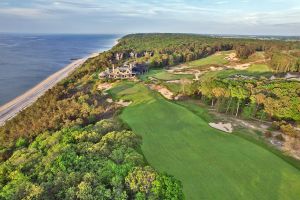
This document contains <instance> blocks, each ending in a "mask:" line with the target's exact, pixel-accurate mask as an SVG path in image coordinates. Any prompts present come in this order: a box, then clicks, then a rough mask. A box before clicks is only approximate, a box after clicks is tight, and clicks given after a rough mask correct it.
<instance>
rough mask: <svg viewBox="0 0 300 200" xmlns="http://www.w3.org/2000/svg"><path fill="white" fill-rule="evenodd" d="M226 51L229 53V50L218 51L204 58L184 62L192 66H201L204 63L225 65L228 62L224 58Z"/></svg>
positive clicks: (204, 64)
mask: <svg viewBox="0 0 300 200" xmlns="http://www.w3.org/2000/svg"><path fill="white" fill-rule="evenodd" d="M228 53H230V51H228V52H226V51H224V52H219V53H216V54H213V55H211V56H208V57H206V58H202V59H198V60H195V61H191V62H188V63H186V64H187V65H188V66H189V67H192V68H196V67H202V66H206V65H225V64H228V63H229V62H228V60H226V59H225V57H226V56H227V55H228Z"/></svg>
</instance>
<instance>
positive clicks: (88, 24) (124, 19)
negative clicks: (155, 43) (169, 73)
mask: <svg viewBox="0 0 300 200" xmlns="http://www.w3.org/2000/svg"><path fill="white" fill-rule="evenodd" d="M0 27H1V29H0V32H17V33H118V34H126V33H136V32H181V33H200V34H240V35H287V36H289V35H295V36H296V35H298V36H299V35H300V33H299V30H300V1H299V0H286V1H284V0H261V1H259V0H252V1H250V0H240V1H238V0H233V1H228V0H211V1H209V0H201V1H196V0H175V1H170V0H164V1H158V0H147V1H144V2H140V1H137V0H129V1H123V0H116V1H113V2H107V1H101V0H73V1H70V0H55V1H46V0H28V1H26V2H25V1H19V0H2V1H1V2H0Z"/></svg>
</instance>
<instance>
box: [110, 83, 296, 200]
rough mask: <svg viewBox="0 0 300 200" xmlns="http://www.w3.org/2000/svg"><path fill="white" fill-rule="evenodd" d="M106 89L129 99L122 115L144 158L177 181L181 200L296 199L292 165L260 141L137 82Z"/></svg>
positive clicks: (294, 170)
mask: <svg viewBox="0 0 300 200" xmlns="http://www.w3.org/2000/svg"><path fill="white" fill-rule="evenodd" d="M110 92H111V94H112V95H113V96H114V97H115V98H123V99H124V98H126V99H127V100H132V101H134V103H133V104H131V105H130V106H129V107H126V108H125V109H124V110H123V112H122V114H121V116H120V117H121V119H123V120H124V121H125V122H126V123H127V124H128V125H129V126H130V127H131V128H132V129H133V131H134V132H136V133H137V134H140V135H141V136H142V137H143V145H142V151H143V153H144V155H145V157H146V159H147V160H148V162H149V163H150V164H151V165H152V166H153V167H155V168H156V169H158V170H159V171H162V172H167V173H169V174H172V175H174V176H175V177H176V178H178V179H180V180H181V181H182V183H183V186H184V193H185V196H186V199H188V200H190V199H195V200H199V199H213V200H215V199H222V200H223V199H224V200H226V199H230V200H231V199H247V200H249V199H261V200H262V199H266V200H267V199H293V200H295V199H299V196H300V171H299V170H298V169H297V168H295V167H294V166H292V165H291V164H289V163H287V162H285V161H284V160H283V159H281V158H280V157H278V156H276V155H275V154H273V153H271V152H270V151H268V150H267V149H265V148H263V147H262V146H260V145H257V144H255V143H253V142H251V141H249V140H246V139H243V138H241V137H239V136H236V135H234V134H233V135H229V134H224V133H223V132H220V131H218V130H215V129H213V128H211V127H209V126H208V124H207V121H206V120H209V117H208V116H207V114H205V113H206V112H205V111H203V110H202V109H201V108H200V107H196V106H193V107H192V111H191V110H189V109H188V108H187V107H184V106H182V105H178V104H175V103H172V102H169V101H167V100H165V99H164V98H163V97H161V96H160V95H158V94H157V93H156V92H153V91H150V90H148V88H146V87H145V86H144V85H143V84H142V83H140V84H133V83H128V82H127V83H126V82H125V83H120V84H119V85H117V86H116V87H115V88H113V89H112V90H111V91H110ZM201 113H202V114H201ZM202 115H203V116H204V118H202V117H201V116H202Z"/></svg>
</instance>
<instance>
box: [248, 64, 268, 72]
mask: <svg viewBox="0 0 300 200" xmlns="http://www.w3.org/2000/svg"><path fill="white" fill-rule="evenodd" d="M247 71H249V72H271V71H272V70H271V68H270V67H269V66H268V65H266V64H253V65H250V66H249V68H248V69H247Z"/></svg>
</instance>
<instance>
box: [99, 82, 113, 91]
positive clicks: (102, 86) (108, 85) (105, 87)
mask: <svg viewBox="0 0 300 200" xmlns="http://www.w3.org/2000/svg"><path fill="white" fill-rule="evenodd" d="M110 88H112V84H111V83H101V84H100V85H98V90H101V91H106V90H109V89H110Z"/></svg>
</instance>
